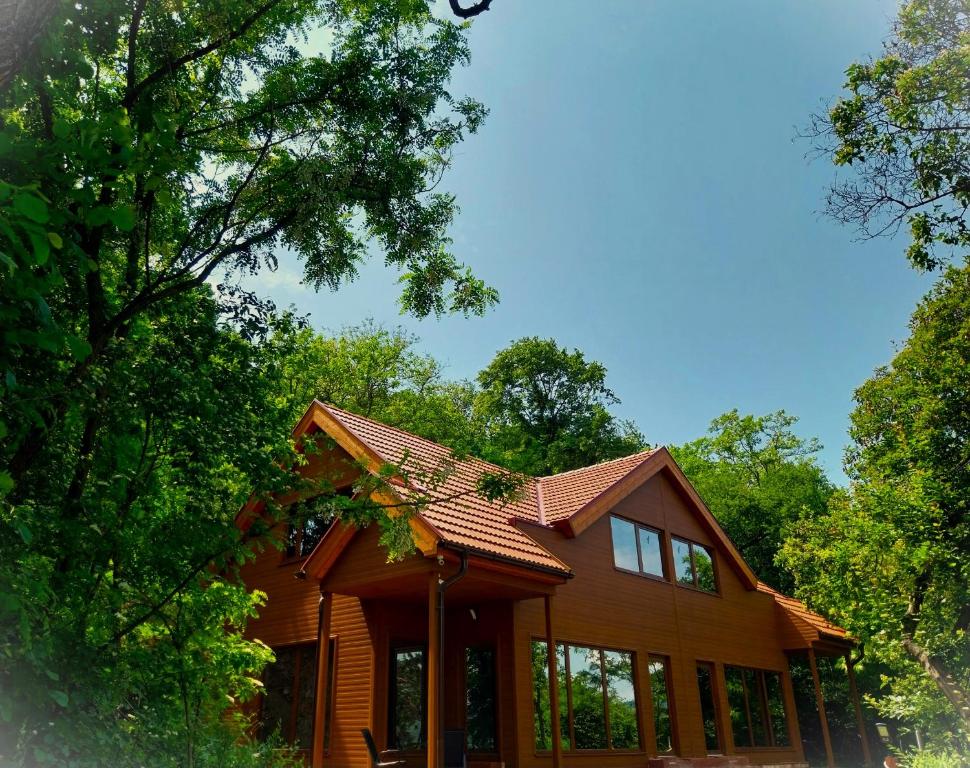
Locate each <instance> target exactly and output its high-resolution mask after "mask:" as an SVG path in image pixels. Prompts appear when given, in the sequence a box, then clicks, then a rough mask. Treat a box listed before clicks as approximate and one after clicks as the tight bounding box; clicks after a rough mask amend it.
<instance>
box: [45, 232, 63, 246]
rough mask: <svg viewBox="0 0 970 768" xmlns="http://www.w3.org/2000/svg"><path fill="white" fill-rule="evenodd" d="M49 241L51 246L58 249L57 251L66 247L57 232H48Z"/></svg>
mask: <svg viewBox="0 0 970 768" xmlns="http://www.w3.org/2000/svg"><path fill="white" fill-rule="evenodd" d="M47 239H48V240H50V244H51V245H53V246H54V247H55V248H57V250H60V249H61V248H63V247H64V240H63V239H62V238H61V236H60V235H59V234H57V233H56V232H48V233H47Z"/></svg>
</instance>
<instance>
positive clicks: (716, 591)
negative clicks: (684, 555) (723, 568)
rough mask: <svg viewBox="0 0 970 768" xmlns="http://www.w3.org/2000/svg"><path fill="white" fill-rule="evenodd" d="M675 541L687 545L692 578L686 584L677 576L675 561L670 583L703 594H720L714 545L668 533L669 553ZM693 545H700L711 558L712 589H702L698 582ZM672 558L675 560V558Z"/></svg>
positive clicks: (719, 580) (672, 549) (719, 579)
mask: <svg viewBox="0 0 970 768" xmlns="http://www.w3.org/2000/svg"><path fill="white" fill-rule="evenodd" d="M675 542H680V543H681V544H686V545H687V550H688V552H689V553H690V571H691V577H692V579H693V582H692V583H690V584H686V583H684V582H683V581H681V580H680V579H679V578H678V577H677V565H676V562H675V563H674V566H673V579H672V581H671V583H672V584H676V585H677V586H678V587H683V588H685V589H692V590H694V591H695V592H700V593H701V594H704V595H718V596H719V595H720V594H721V578H720V574H719V573H718V564H717V554H716V552H715V549H714V547H712V546H709V545H707V544H701V543H700V542H699V541H694V540H693V539H688V538H686V537H684V536H675V535H674V534H670V551H671V554H673V551H674V543H675ZM694 547H700V548H701V549H703V550H704V551H705V552H706V553H707V555H708V557H710V559H711V574H712V575H713V577H714V589H713V590H710V589H704V588H703V587H701V586H699V584H698V582H699V578H698V575H697V574H698V571H697V561H696V560H695V559H694ZM674 559H675V560H676V558H674Z"/></svg>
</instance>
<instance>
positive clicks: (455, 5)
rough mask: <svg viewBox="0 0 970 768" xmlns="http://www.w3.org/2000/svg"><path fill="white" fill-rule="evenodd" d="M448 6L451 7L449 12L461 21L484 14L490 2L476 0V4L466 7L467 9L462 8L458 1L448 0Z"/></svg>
mask: <svg viewBox="0 0 970 768" xmlns="http://www.w3.org/2000/svg"><path fill="white" fill-rule="evenodd" d="M448 4H449V5H450V6H451V12H452V13H453V14H455V16H458V17H459V18H462V19H470V18H472V17H473V16H478V14H480V13H484V12H485V11H487V10H488V9H489V6H490V5H491V4H492V0H478V2H477V3H475V4H473V5H470V6H468V7H467V8H462V7H461V4H460V3H459V2H458V0H448Z"/></svg>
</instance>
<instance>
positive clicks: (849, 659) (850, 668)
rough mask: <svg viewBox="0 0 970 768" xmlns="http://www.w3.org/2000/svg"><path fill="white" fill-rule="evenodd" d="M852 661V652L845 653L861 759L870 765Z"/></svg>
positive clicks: (864, 724)
mask: <svg viewBox="0 0 970 768" xmlns="http://www.w3.org/2000/svg"><path fill="white" fill-rule="evenodd" d="M854 666H855V665H854V664H853V663H852V652H851V651H847V652H846V654H845V668H846V670H847V672H848V675H849V695H850V696H852V706H853V707H854V708H855V723H856V727H857V728H858V729H859V738H860V739H861V740H862V761H863V763H864V764H865V765H872V752H870V751H869V737H868V736H866V721H865V720H864V719H863V717H862V705H861V704H860V703H859V689H858V688H856V684H855V669H854Z"/></svg>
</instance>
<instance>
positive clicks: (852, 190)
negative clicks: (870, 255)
mask: <svg viewBox="0 0 970 768" xmlns="http://www.w3.org/2000/svg"><path fill="white" fill-rule="evenodd" d="M847 76H848V79H847V81H846V83H845V88H846V90H847V91H848V94H847V95H846V96H845V97H843V98H840V99H839V100H838V101H836V103H835V104H834V105H833V106H832V108H831V109H830V110H829V111H828V113H827V114H824V115H816V116H815V118H814V120H813V123H812V125H811V127H810V130H809V135H810V137H811V138H813V139H814V141H815V143H816V146H817V147H818V148H819V150H820V151H821V152H824V153H826V154H829V155H831V157H832V160H833V162H834V163H835V164H836V165H837V166H852V168H853V169H854V170H855V175H853V176H852V177H851V178H850V179H849V180H843V181H839V182H837V183H836V184H835V185H834V186H833V187H832V189H831V190H830V192H829V195H828V199H827V203H828V205H827V210H828V213H829V214H830V215H832V216H833V217H835V218H836V219H837V220H839V221H842V222H846V223H850V224H853V225H855V226H857V227H858V228H859V229H860V231H861V232H862V233H863V234H864V235H865V236H867V237H868V236H875V235H879V234H882V233H885V232H895V231H896V230H897V229H898V228H899V227H900V226H901V225H903V224H905V225H907V226H908V227H909V231H910V245H909V249H908V251H907V255H908V257H909V260H910V262H911V263H912V264H913V265H914V266H915V267H917V268H919V269H935V268H938V267H940V266H941V265H943V264H945V263H946V261H947V255H946V254H947V250H948V251H951V252H960V251H962V252H963V253H964V254H965V253H966V251H967V249H968V246H970V227H968V221H967V210H968V207H970V166H968V164H967V158H968V157H970V2H968V0H911V2H908V3H906V4H905V5H904V6H903V7H902V9H901V11H900V14H899V19H898V21H897V22H896V25H895V28H894V30H893V36H892V38H891V39H890V40H889V42H888V43H887V45H886V50H885V53H884V55H883V56H882V58H879V59H877V60H875V61H869V62H863V63H855V64H852V65H851V66H850V67H849V69H848V71H847Z"/></svg>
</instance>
